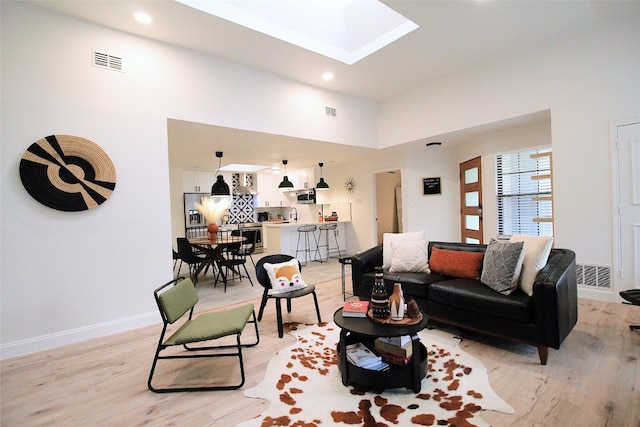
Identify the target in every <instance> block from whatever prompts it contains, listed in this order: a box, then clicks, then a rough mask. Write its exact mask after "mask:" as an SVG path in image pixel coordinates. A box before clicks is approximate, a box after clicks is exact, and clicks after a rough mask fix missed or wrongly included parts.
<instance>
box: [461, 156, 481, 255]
mask: <svg viewBox="0 0 640 427" xmlns="http://www.w3.org/2000/svg"><path fill="white" fill-rule="evenodd" d="M480 163H481V157H476V158H475V159H471V160H467V161H466V162H464V163H460V226H461V230H462V232H461V241H462V242H464V243H483V236H482V228H483V227H482V170H481V168H480Z"/></svg>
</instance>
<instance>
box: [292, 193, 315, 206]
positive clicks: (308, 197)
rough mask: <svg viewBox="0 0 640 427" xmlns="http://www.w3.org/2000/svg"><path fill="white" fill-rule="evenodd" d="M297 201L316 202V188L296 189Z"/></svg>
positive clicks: (304, 202) (303, 202) (301, 202)
mask: <svg viewBox="0 0 640 427" xmlns="http://www.w3.org/2000/svg"><path fill="white" fill-rule="evenodd" d="M297 196H298V203H300V204H302V205H305V204H307V205H309V204H314V203H315V202H316V190H313V189H312V190H304V191H298V193H297Z"/></svg>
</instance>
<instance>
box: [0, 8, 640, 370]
mask: <svg viewBox="0 0 640 427" xmlns="http://www.w3.org/2000/svg"><path fill="white" fill-rule="evenodd" d="M0 7H1V19H2V27H1V32H2V33H1V35H2V37H1V55H2V75H1V78H2V81H1V83H2V84H1V86H2V100H1V108H2V118H1V120H2V122H1V123H2V129H1V138H2V145H1V147H0V149H1V152H0V154H1V155H0V162H1V163H0V165H1V168H0V173H1V175H0V195H1V196H2V205H1V206H0V219H1V229H0V231H1V233H0V239H1V241H0V292H1V302H0V304H1V305H0V311H1V314H0V315H1V323H2V324H1V329H0V333H1V335H0V339H1V341H2V347H1V350H2V357H3V358H4V357H11V356H14V355H18V354H23V353H26V352H30V351H35V350H41V349H46V348H48V347H52V346H56V345H61V344H64V343H66V342H73V341H77V340H81V339H85V338H88V337H93V336H100V335H103V334H108V333H113V332H117V331H119V330H125V329H130V328H133V327H136V326H141V325H144V324H148V323H151V322H159V317H158V315H157V314H156V311H155V307H154V303H153V299H152V294H151V293H152V290H153V289H154V288H155V287H157V286H159V285H160V284H162V283H163V282H165V281H166V280H169V279H170V278H171V277H172V272H171V264H172V263H171V258H169V246H170V245H171V243H172V240H171V230H170V216H171V212H170V202H169V191H168V188H169V171H168V161H167V154H166V153H167V123H166V122H167V118H176V119H183V120H190V121H195V122H202V123H208V124H214V125H220V126H228V127H234V128H240V129H247V130H255V131H260V132H270V133H274V134H281V135H291V136H297V137H301V138H308V139H315V140H321V141H329V142H337V143H349V144H353V145H360V146H369V147H375V146H376V144H377V141H376V138H378V137H379V138H380V141H381V142H380V144H381V146H383V147H393V146H394V145H398V144H402V143H404V142H409V141H414V140H419V139H421V138H427V137H430V136H434V135H440V134H444V133H447V132H450V131H455V130H459V129H466V128H469V127H474V126H477V125H482V124H485V123H491V122H495V121H501V120H504V119H509V118H512V117H516V116H520V115H524V114H528V113H531V112H536V111H543V110H549V111H550V117H551V139H552V144H553V150H554V181H555V183H554V188H555V191H556V195H555V200H554V201H555V212H556V243H557V245H558V246H562V247H569V248H572V249H575V250H576V252H577V253H578V260H579V262H583V263H594V264H611V263H612V231H611V218H612V212H611V197H610V192H611V178H610V175H611V171H610V160H609V134H608V123H609V121H613V120H617V119H620V118H625V117H632V116H639V115H640V103H639V102H638V99H639V98H638V93H640V78H639V77H638V76H639V74H638V70H639V69H640V56H639V55H640V53H639V52H640V46H639V43H640V26H638V25H634V24H635V23H624V22H621V23H620V25H618V26H616V27H609V28H595V27H594V28H592V29H590V32H589V34H587V35H584V36H582V37H575V38H573V39H569V40H565V41H558V42H556V43H554V44H553V45H552V46H550V47H547V48H544V49H540V50H537V51H530V52H525V53H523V54H521V55H518V56H514V57H513V58H511V59H510V60H506V61H503V62H501V63H492V64H485V65H483V66H480V67H477V68H475V69H470V70H467V71H466V72H464V73H460V74H457V75H453V76H450V77H448V78H445V79H442V80H441V81H438V82H435V83H432V84H430V85H427V86H424V87H422V88H417V89H416V90H413V91H411V92H410V93H407V94H404V95H401V96H398V97H396V98H394V99H391V100H389V101H388V102H385V103H383V104H381V106H380V117H379V118H378V117H376V114H377V106H376V105H375V104H373V103H371V102H368V101H364V100H359V99H356V98H353V97H348V96H341V95H339V94H336V93H332V92H326V91H321V90H319V89H315V88H312V87H308V86H304V85H301V84H299V83H295V82H292V81H288V80H286V79H283V78H280V77H278V76H275V75H271V74H267V73H261V72H258V71H255V70H252V69H249V68H247V67H243V66H240V65H237V64H232V63H229V62H225V61H222V60H219V59H216V58H212V57H208V56H205V55H202V54H199V53H196V52H192V51H187V50H184V49H178V48H174V47H171V46H168V45H165V44H161V43H156V42H151V41H149V40H146V39H142V38H138V37H133V36H130V35H127V34H123V33H119V32H115V31H111V30H108V29H106V28H103V27H98V26H95V25H92V24H89V23H84V22H81V21H77V20H74V19H71V18H68V17H64V16H61V15H57V14H54V13H51V12H47V11H44V10H41V9H39V8H36V7H33V6H31V5H28V4H24V3H20V2H0ZM92 48H95V49H98V50H101V51H105V52H107V53H112V54H114V55H120V56H122V57H123V58H124V61H125V73H117V72H111V71H105V70H101V69H97V68H93V67H91V66H90V55H91V49H92ZM249 103H250V104H249ZM326 105H331V106H334V107H336V108H338V109H339V110H340V111H341V117H345V118H348V120H336V121H334V122H333V125H332V126H327V122H326V120H324V116H323V114H319V115H316V113H317V108H320V109H321V111H323V108H324V106H326ZM50 134H72V135H78V136H81V137H84V138H88V139H90V140H92V141H94V142H96V143H97V144H98V145H100V146H102V147H103V149H104V150H105V151H106V152H107V153H108V154H109V155H110V156H111V158H112V160H113V162H114V164H115V167H116V171H117V187H116V190H115V192H114V194H113V196H112V197H111V198H110V199H109V200H108V201H107V202H106V203H105V204H103V205H102V206H100V207H98V208H96V209H93V210H91V211H88V212H81V213H64V212H57V211H54V210H51V209H49V208H46V207H44V206H42V205H40V204H38V203H37V202H35V201H34V200H33V199H32V198H31V197H30V196H29V195H28V194H27V193H26V191H25V190H24V188H23V187H22V184H21V182H20V179H19V177H18V164H19V161H20V158H21V156H22V154H23V153H24V150H25V149H26V148H27V147H28V146H29V145H30V144H31V143H33V142H35V141H36V140H38V139H40V138H42V137H44V136H47V135H50ZM443 148H444V147H443ZM466 154H468V153H464V155H466ZM462 155H463V154H461V153H458V152H457V151H456V150H449V149H444V150H439V152H438V154H433V153H431V152H429V153H427V152H426V151H425V150H418V149H415V150H409V151H408V152H407V153H401V152H400V151H399V150H398V151H395V150H382V151H381V152H380V153H379V154H377V155H373V156H370V157H367V158H363V159H362V161H361V162H358V163H357V164H355V165H354V164H349V165H332V166H329V167H325V169H324V176H325V179H326V180H327V182H329V184H330V185H331V190H330V193H331V201H332V202H342V201H348V202H351V203H352V205H353V218H354V222H353V227H352V230H351V232H350V234H349V235H348V236H347V238H348V242H349V251H355V250H362V249H366V248H368V247H371V246H373V245H374V244H375V224H374V212H375V204H374V201H373V197H372V194H373V174H374V173H375V172H379V171H385V170H390V169H400V170H401V171H402V187H403V201H405V202H406V205H405V206H404V209H403V212H404V214H405V218H404V225H405V230H406V231H414V230H419V229H425V230H426V231H427V235H429V236H430V238H433V239H434V240H435V239H439V240H450V239H455V238H456V237H457V236H459V230H458V221H457V212H458V195H457V164H458V163H459V161H460V160H461V159H460V157H461V156H462ZM424 176H442V177H443V193H442V196H439V197H427V196H422V192H421V178H422V177H424ZM347 177H353V178H354V179H355V180H356V182H357V187H356V191H355V192H354V193H353V194H351V195H349V194H348V193H346V192H345V191H344V188H343V187H342V186H341V185H340V184H341V183H342V182H343V181H344V179H346V178H347ZM333 182H337V183H338V184H337V185H335V186H334V185H333ZM453 212H455V215H454V214H453ZM594 224H596V226H594Z"/></svg>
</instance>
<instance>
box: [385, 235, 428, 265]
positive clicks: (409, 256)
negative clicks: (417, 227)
mask: <svg viewBox="0 0 640 427" xmlns="http://www.w3.org/2000/svg"><path fill="white" fill-rule="evenodd" d="M391 250H392V252H393V254H392V257H391V266H390V267H389V271H390V272H392V273H402V272H408V273H428V272H429V246H428V245H427V241H426V240H412V241H409V242H394V241H392V242H391Z"/></svg>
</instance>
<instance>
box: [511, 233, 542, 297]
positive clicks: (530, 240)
mask: <svg viewBox="0 0 640 427" xmlns="http://www.w3.org/2000/svg"><path fill="white" fill-rule="evenodd" d="M509 241H511V242H524V261H523V262H522V272H521V273H520V289H522V290H523V291H524V293H526V294H527V295H529V296H531V295H533V282H535V281H536V276H537V275H538V272H539V271H540V270H542V268H543V267H544V266H545V265H547V259H549V253H550V252H551V246H552V245H553V237H548V236H527V235H525V234H514V235H513V236H511V239H509Z"/></svg>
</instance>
